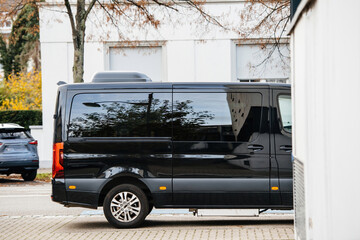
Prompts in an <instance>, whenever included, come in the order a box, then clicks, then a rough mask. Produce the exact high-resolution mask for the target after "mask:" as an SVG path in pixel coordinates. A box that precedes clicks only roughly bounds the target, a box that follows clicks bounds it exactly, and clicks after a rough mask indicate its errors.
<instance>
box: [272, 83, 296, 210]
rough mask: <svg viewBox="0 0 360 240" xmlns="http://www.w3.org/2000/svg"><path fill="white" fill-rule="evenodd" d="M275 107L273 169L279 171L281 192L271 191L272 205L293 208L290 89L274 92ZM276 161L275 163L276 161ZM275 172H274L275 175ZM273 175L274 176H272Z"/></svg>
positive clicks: (273, 104) (277, 179)
mask: <svg viewBox="0 0 360 240" xmlns="http://www.w3.org/2000/svg"><path fill="white" fill-rule="evenodd" d="M272 106H273V111H272V113H273V124H272V133H273V137H272V139H273V140H274V141H272V149H273V150H272V153H273V154H272V160H273V162H272V163H273V164H272V166H276V169H275V168H272V169H273V170H274V171H278V174H277V175H278V177H276V182H278V183H277V184H278V186H279V190H280V191H271V199H272V203H273V204H276V205H282V206H284V207H291V206H292V204H293V199H292V192H293V180H292V162H291V151H292V143H291V132H292V120H291V95H290V89H289V88H286V89H274V90H272ZM274 160H275V161H274ZM274 171H272V172H273V173H274ZM272 175H273V174H272ZM271 182H272V183H273V185H276V183H275V178H273V177H272V178H271Z"/></svg>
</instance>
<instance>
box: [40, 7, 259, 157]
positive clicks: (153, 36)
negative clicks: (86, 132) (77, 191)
mask: <svg viewBox="0 0 360 240" xmlns="http://www.w3.org/2000/svg"><path fill="white" fill-rule="evenodd" d="M48 2H50V1H48ZM59 3H60V4H57V5H56V4H51V3H42V4H40V42H41V61H42V78H43V79H42V82H43V86H42V87H43V127H44V141H45V144H46V146H45V159H44V160H46V161H48V160H50V159H51V158H52V135H53V114H54V109H55V100H56V91H57V85H56V83H57V82H59V81H64V82H67V83H71V82H72V66H73V45H72V37H71V28H70V24H69V19H68V16H67V14H66V13H65V12H64V10H65V8H64V7H62V1H60V2H59ZM244 4H246V1H232V0H230V1H228V0H223V1H217V0H209V3H207V4H206V5H205V8H206V9H207V10H208V11H209V12H211V14H213V15H214V16H221V15H223V16H224V17H223V18H222V21H224V22H231V23H232V24H233V26H240V25H241V24H243V20H242V19H241V18H240V16H239V14H240V12H241V11H242V9H243V8H244ZM74 12H75V9H74ZM94 13H96V16H95V15H94ZM162 13H163V12H161V11H157V12H156V14H162ZM89 17H90V20H89V21H87V31H86V36H87V38H86V39H87V42H86V44H85V65H84V81H85V82H89V81H90V80H91V77H92V75H93V74H94V73H95V72H98V71H104V70H109V69H111V63H110V61H111V60H110V54H109V53H110V48H111V47H116V46H117V47H119V46H125V47H126V44H124V43H122V42H121V41H122V40H123V39H120V38H119V36H118V33H117V31H116V29H115V28H114V27H113V26H111V24H109V23H108V24H106V20H105V18H104V17H103V13H102V12H101V11H97V10H95V12H93V13H92V14H90V15H89ZM99 19H100V20H101V19H104V21H100V24H99V21H97V20H99ZM198 19H199V16H198V15H196V14H193V13H188V12H183V13H182V14H178V15H177V14H172V15H171V18H170V19H169V18H168V19H166V18H165V21H164V22H163V24H162V25H161V26H160V28H159V29H157V30H154V29H153V28H151V27H141V28H139V27H136V26H135V27H133V26H131V25H129V24H126V23H124V24H123V25H122V26H128V27H125V28H122V30H123V34H124V35H125V36H127V37H128V38H129V39H131V40H133V41H134V42H135V41H136V44H138V45H139V46H146V45H149V44H150V45H152V44H154V43H155V44H158V45H159V46H161V48H162V59H161V62H162V75H161V76H162V79H161V81H173V82H194V81H195V82H196V81H207V82H216V81H237V80H236V60H237V57H236V43H235V42H236V41H237V40H238V39H239V36H238V35H237V34H236V33H234V32H230V31H228V32H226V31H224V30H223V29H221V28H218V27H215V26H213V25H211V24H210V25H209V24H206V22H200V23H199V21H198ZM253 37H254V38H260V37H263V36H253ZM130 46H131V44H130ZM119 67H120V66H119ZM131 70H136V69H131ZM145 74H146V73H145ZM154 80H156V79H154Z"/></svg>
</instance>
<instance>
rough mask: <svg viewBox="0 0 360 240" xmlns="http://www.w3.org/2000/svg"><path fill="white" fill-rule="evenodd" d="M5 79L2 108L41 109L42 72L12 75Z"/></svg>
mask: <svg viewBox="0 0 360 240" xmlns="http://www.w3.org/2000/svg"><path fill="white" fill-rule="evenodd" d="M3 81H4V83H3V86H2V91H1V92H2V95H3V96H1V98H2V102H0V110H41V102H42V99H41V72H37V71H33V72H29V73H20V74H18V75H10V76H9V77H8V79H7V81H6V80H3Z"/></svg>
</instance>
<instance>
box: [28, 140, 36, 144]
mask: <svg viewBox="0 0 360 240" xmlns="http://www.w3.org/2000/svg"><path fill="white" fill-rule="evenodd" d="M29 144H31V145H38V142H37V140H34V141H31V142H29Z"/></svg>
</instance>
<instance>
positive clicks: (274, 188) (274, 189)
mask: <svg viewBox="0 0 360 240" xmlns="http://www.w3.org/2000/svg"><path fill="white" fill-rule="evenodd" d="M271 190H273V191H277V190H279V187H271Z"/></svg>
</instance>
